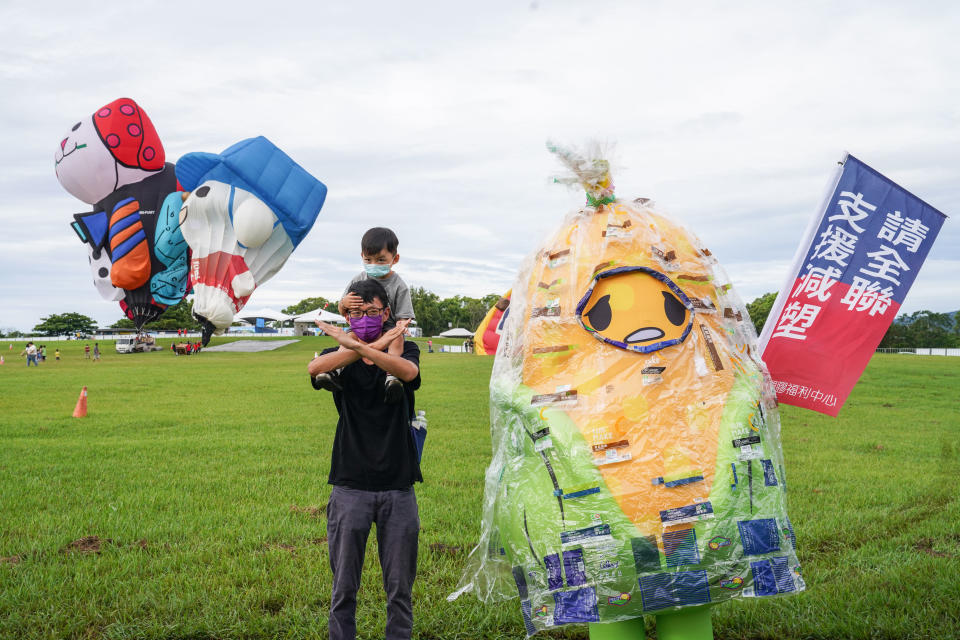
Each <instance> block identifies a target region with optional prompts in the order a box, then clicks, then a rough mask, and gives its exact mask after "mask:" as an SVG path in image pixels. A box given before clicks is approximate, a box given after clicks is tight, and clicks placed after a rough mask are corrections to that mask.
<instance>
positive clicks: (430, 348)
mask: <svg viewBox="0 0 960 640" xmlns="http://www.w3.org/2000/svg"><path fill="white" fill-rule="evenodd" d="M427 353H433V340H427Z"/></svg>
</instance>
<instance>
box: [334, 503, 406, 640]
mask: <svg viewBox="0 0 960 640" xmlns="http://www.w3.org/2000/svg"><path fill="white" fill-rule="evenodd" d="M373 523H376V525H377V550H378V551H379V555H380V568H381V569H382V570H383V590H384V591H385V592H386V594H387V629H386V640H409V638H410V635H411V633H412V632H413V606H412V603H411V596H412V592H413V580H414V578H416V576H417V539H418V537H419V534H420V516H419V513H418V511H417V496H416V494H415V493H414V491H413V487H410V488H409V489H401V490H395V491H360V490H358V489H349V488H347V487H340V486H334V487H333V492H332V493H331V494H330V502H329V503H328V504H327V548H328V550H329V552H330V570H331V571H332V572H333V594H332V598H331V603H330V640H354V638H355V637H356V635H357V623H356V612H357V589H358V588H359V587H360V572H361V571H362V570H363V556H364V552H365V551H366V548H367V536H368V535H369V534H370V525H371V524H373Z"/></svg>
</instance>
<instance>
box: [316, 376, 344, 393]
mask: <svg viewBox="0 0 960 640" xmlns="http://www.w3.org/2000/svg"><path fill="white" fill-rule="evenodd" d="M339 377H340V376H338V375H337V374H336V373H334V372H330V373H318V374H317V375H316V376H315V377H311V378H310V383H311V384H312V385H313V388H314V389H316V390H317V391H320V390H321V389H326V390H327V391H343V386H342V385H341V384H340V381H339V380H337V378H339Z"/></svg>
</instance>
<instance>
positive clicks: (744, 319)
mask: <svg viewBox="0 0 960 640" xmlns="http://www.w3.org/2000/svg"><path fill="white" fill-rule="evenodd" d="M551 151H553V152H555V153H557V155H558V156H559V157H560V159H561V160H562V161H563V162H564V164H565V165H566V166H567V167H568V168H569V169H570V170H572V172H573V174H574V176H571V177H570V178H565V179H560V180H558V181H561V182H564V181H568V182H579V183H581V184H582V185H583V186H584V188H585V189H586V193H587V206H585V207H584V208H582V209H580V210H578V211H574V212H572V213H570V214H569V215H568V216H567V217H566V219H565V220H564V222H563V224H561V225H560V227H559V228H558V229H557V230H556V232H555V233H553V234H552V235H551V236H550V237H549V238H547V239H546V241H545V242H544V243H543V244H542V245H540V247H539V248H538V249H537V250H536V251H535V252H534V253H533V254H532V255H530V256H529V257H528V258H527V259H526V261H525V262H524V264H523V267H522V268H521V270H520V273H519V275H518V277H517V279H516V281H515V283H514V286H513V296H512V299H511V303H510V315H509V318H508V320H507V322H506V323H505V324H504V327H503V330H502V336H501V341H502V342H503V344H501V345H500V348H499V350H498V351H497V359H496V361H495V363H494V367H493V373H492V376H491V380H490V415H491V434H492V439H493V459H492V462H491V464H490V467H489V468H488V470H487V473H486V487H485V499H484V512H483V529H482V538H481V542H480V544H479V545H478V546H477V547H476V548H475V549H474V551H473V553H472V554H471V556H470V560H469V562H468V565H467V568H466V571H465V574H464V577H463V579H462V581H461V584H460V587H459V589H458V591H457V592H456V593H454V594H453V595H452V596H451V598H453V597H456V596H458V595H460V594H461V593H464V592H467V591H473V592H474V593H475V594H476V595H477V596H478V597H479V598H481V599H482V600H485V601H495V600H502V599H507V598H513V597H519V600H520V610H521V612H522V615H523V620H524V623H525V625H526V629H527V632H528V634H533V633H535V632H537V631H539V630H542V629H547V628H550V627H554V626H559V625H565V624H570V623H597V624H599V625H601V626H600V627H594V625H591V633H592V634H594V631H598V632H599V631H601V630H602V629H611V628H613V627H612V626H611V627H605V626H603V625H602V623H608V622H617V621H625V620H629V619H632V618H638V617H641V616H643V615H646V614H653V615H657V616H658V617H659V616H662V615H663V614H669V613H675V612H678V611H681V610H684V609H686V608H692V607H699V609H698V610H699V611H703V608H702V605H707V604H712V603H717V602H720V601H723V600H727V599H730V598H737V597H760V596H772V595H778V594H784V593H793V592H797V591H800V590H802V589H803V588H804V583H803V580H802V578H801V576H800V568H799V564H798V562H797V556H796V553H795V537H794V533H793V528H792V526H791V524H790V520H789V518H788V517H787V511H786V500H785V487H786V478H785V474H784V464H783V455H782V451H781V445H780V433H779V429H780V422H779V415H778V412H777V403H776V399H775V395H774V391H773V387H772V384H771V381H770V378H769V376H768V374H767V372H766V369H765V367H764V365H763V363H762V362H761V361H760V358H759V355H758V354H757V351H756V340H757V338H756V333H755V332H754V329H753V325H752V324H751V322H750V318H749V316H748V314H747V311H746V309H745V307H744V305H743V303H742V302H741V301H740V299H739V297H737V295H736V293H735V292H734V291H733V288H732V287H731V285H730V283H729V281H728V280H727V278H726V275H725V273H724V272H723V270H722V268H721V267H720V266H719V264H718V263H717V261H716V259H715V258H714V257H713V256H712V255H711V253H710V251H708V250H707V249H706V248H705V247H704V246H703V245H702V244H701V243H700V241H699V240H698V239H697V238H696V236H694V235H693V234H692V233H690V232H688V231H687V230H685V229H684V228H683V227H682V226H681V225H679V224H677V223H676V222H674V221H672V220H670V219H669V218H668V217H666V216H664V215H663V214H661V213H658V212H657V211H656V210H655V209H654V205H653V203H652V202H650V201H648V200H646V199H643V198H640V199H637V200H634V201H632V202H624V201H621V200H619V199H617V198H616V197H615V196H614V188H613V183H612V179H611V176H610V173H609V168H608V164H607V162H606V161H605V160H603V159H602V158H600V157H598V156H596V155H595V156H586V157H584V156H580V155H578V154H577V153H574V152H571V151H568V150H564V149H559V148H556V147H551ZM637 622H641V624H640V626H639V629H640V633H642V628H643V627H642V621H637ZM707 624H709V613H707ZM634 627H636V624H634ZM600 635H603V634H602V633H596V634H595V637H599V636H600ZM604 637H612V636H604Z"/></svg>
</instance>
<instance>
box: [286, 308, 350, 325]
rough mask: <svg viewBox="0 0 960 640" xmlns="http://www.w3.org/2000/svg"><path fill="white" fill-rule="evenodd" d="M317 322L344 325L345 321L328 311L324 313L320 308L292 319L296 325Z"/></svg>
mask: <svg viewBox="0 0 960 640" xmlns="http://www.w3.org/2000/svg"><path fill="white" fill-rule="evenodd" d="M317 320H319V321H320V322H330V323H333V324H346V323H347V319H346V318H344V317H343V316H341V315H338V314H336V313H330V312H329V311H324V310H323V309H321V308H317V309H314V310H313V311H308V312H306V313H304V314H302V315H299V316H297V317H295V318H294V319H293V321H294V323H297V324H301V323H302V324H313V323H314V322H316V321H317Z"/></svg>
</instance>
